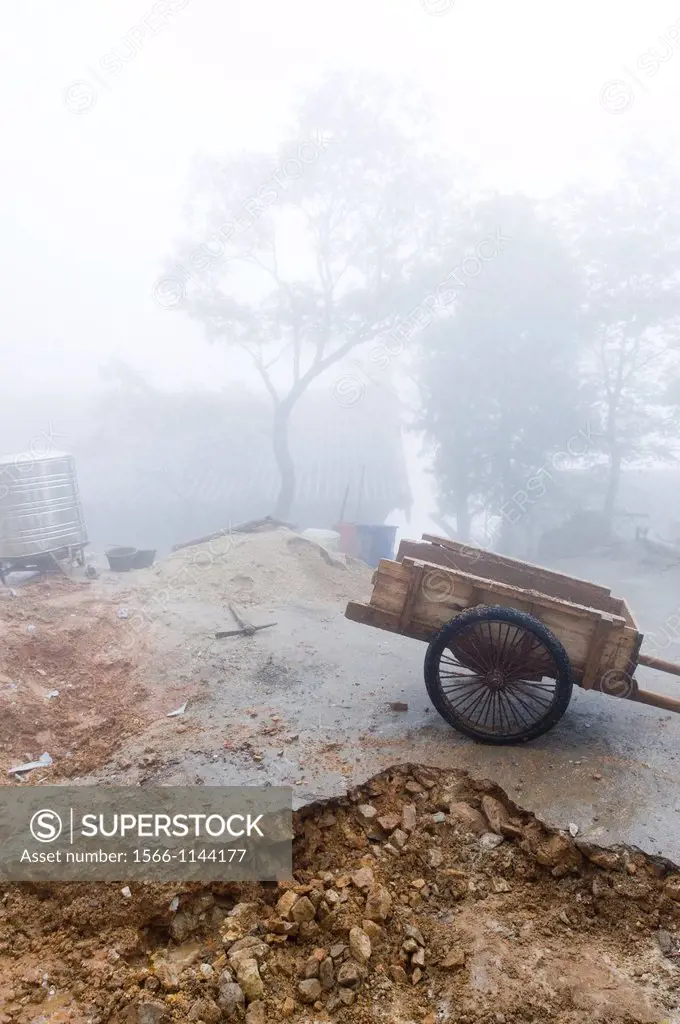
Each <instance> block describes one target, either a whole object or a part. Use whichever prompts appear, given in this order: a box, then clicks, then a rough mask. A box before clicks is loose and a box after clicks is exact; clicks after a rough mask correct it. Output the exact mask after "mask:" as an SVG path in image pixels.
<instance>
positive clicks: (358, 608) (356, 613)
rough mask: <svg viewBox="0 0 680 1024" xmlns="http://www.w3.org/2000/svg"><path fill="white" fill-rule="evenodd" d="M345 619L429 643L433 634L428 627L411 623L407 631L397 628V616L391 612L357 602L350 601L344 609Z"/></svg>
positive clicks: (398, 617)
mask: <svg viewBox="0 0 680 1024" xmlns="http://www.w3.org/2000/svg"><path fill="white" fill-rule="evenodd" d="M345 618H346V619H351V621H352V622H360V623H361V624H362V625H364V626H374V627H375V628H376V629H385V630H387V631H388V632H389V633H400V634H401V635H402V636H407V637H411V638H412V639H414V640H424V641H426V642H427V641H429V640H430V639H431V638H432V635H433V632H432V630H431V629H428V627H426V626H425V627H423V626H419V625H418V624H417V623H411V626H410V627H409V628H408V629H405V630H401V629H400V628H399V619H400V616H399V615H395V614H394V613H393V612H386V611H383V609H382V608H374V607H373V605H370V604H361V602H359V601H350V602H349V604H348V605H347V608H346V609H345Z"/></svg>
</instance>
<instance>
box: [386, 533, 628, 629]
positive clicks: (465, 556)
mask: <svg viewBox="0 0 680 1024" xmlns="http://www.w3.org/2000/svg"><path fill="white" fill-rule="evenodd" d="M423 541H424V542H425V543H424V544H423V543H419V542H417V541H409V540H405V541H402V542H401V544H400V545H399V552H398V554H397V558H398V559H399V560H401V559H402V557H403V555H408V556H411V557H415V558H420V559H423V560H424V561H431V562H435V563H437V564H440V565H447V566H448V567H449V568H451V569H457V570H462V571H463V572H468V571H472V572H474V574H475V575H477V576H483V577H485V578H486V579H495V580H498V582H500V583H507V584H509V585H511V586H519V587H522V588H523V589H527V580H530V581H531V587H532V588H533V589H536V590H539V591H541V593H546V594H547V595H548V596H550V597H559V598H561V599H563V600H567V601H575V602H576V603H577V604H584V605H589V606H592V607H596V608H600V609H602V610H603V611H608V612H613V613H614V614H617V613H618V612H619V610H620V609H619V607H614V606H613V605H614V604H615V605H618V601H617V599H616V598H612V596H611V591H610V590H609V589H608V588H607V587H603V586H600V584H597V583H591V582H590V581H588V580H580V579H577V578H576V577H572V576H566V575H565V574H564V573H558V572H554V571H553V570H552V569H545V568H543V567H542V566H537V565H532V564H530V563H529V562H521V561H519V560H518V559H516V558H508V557H507V556H505V555H498V554H496V553H495V552H493V551H486V550H485V549H484V548H476V547H474V546H471V545H465V544H460V543H458V542H457V541H452V540H448V539H447V538H445V537H435V536H434V535H433V534H429V533H425V534H423ZM416 549H417V550H416ZM428 552H429V553H428ZM402 553H403V554H402ZM447 556H448V557H447Z"/></svg>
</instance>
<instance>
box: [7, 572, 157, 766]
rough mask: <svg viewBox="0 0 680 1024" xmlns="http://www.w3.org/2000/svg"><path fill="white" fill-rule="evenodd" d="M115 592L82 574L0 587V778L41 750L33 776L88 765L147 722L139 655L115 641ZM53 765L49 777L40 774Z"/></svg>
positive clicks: (118, 627)
mask: <svg viewBox="0 0 680 1024" xmlns="http://www.w3.org/2000/svg"><path fill="white" fill-rule="evenodd" d="M117 610H118V605H117V603H116V602H115V601H111V600H105V599H103V598H102V597H101V596H98V597H95V596H93V594H92V592H91V590H90V587H89V585H88V584H85V583H82V582H70V581H68V580H53V581H50V582H42V583H37V584H32V585H30V586H28V587H26V588H24V589H21V590H19V591H17V592H16V595H15V596H14V597H12V596H11V594H10V593H9V591H8V592H6V594H5V595H4V596H3V603H2V616H1V620H0V641H1V647H0V784H2V783H6V782H9V783H11V782H13V781H15V780H14V779H13V778H12V777H10V776H8V775H7V774H6V773H7V770H8V769H9V768H11V767H14V766H15V765H17V764H21V763H24V762H26V761H31V760H33V759H34V758H37V757H39V756H40V755H41V754H42V753H43V752H44V751H47V752H48V753H49V754H50V755H51V757H52V758H53V760H54V767H53V768H51V769H50V770H49V771H48V772H43V771H37V772H33V774H32V775H30V776H28V779H29V780H30V781H31V782H36V781H39V780H40V779H41V778H43V781H50V782H53V781H55V778H56V777H59V776H63V777H72V776H74V775H77V774H80V773H84V772H87V771H89V770H91V769H92V768H94V767H96V766H97V765H99V764H100V763H101V762H102V761H105V760H106V758H107V756H109V755H110V754H111V753H112V751H113V750H115V749H116V747H118V746H119V745H120V743H122V741H123V740H124V739H125V737H127V736H130V735H132V734H134V733H135V732H137V731H139V730H140V729H141V728H142V726H143V724H145V723H143V722H142V721H141V718H140V716H139V715H138V714H136V713H135V711H134V708H135V707H139V704H140V701H141V698H142V697H143V696H144V690H143V688H142V686H141V685H140V684H139V682H138V680H137V673H136V658H137V656H138V655H139V653H140V652H141V650H142V647H143V645H142V643H140V644H139V646H138V647H137V649H136V651H135V652H134V657H133V653H132V652H126V651H125V650H123V649H122V648H121V641H122V639H123V628H122V627H123V622H122V620H121V619H119V617H118V614H117ZM46 774H47V775H49V780H47V779H45V778H44V776H45V775H46Z"/></svg>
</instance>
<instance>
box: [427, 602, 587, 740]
mask: <svg viewBox="0 0 680 1024" xmlns="http://www.w3.org/2000/svg"><path fill="white" fill-rule="evenodd" d="M484 621H487V622H488V621H495V622H499V621H501V622H509V623H511V624H513V625H515V626H521V627H523V628H524V629H526V630H528V631H529V632H531V633H533V634H534V636H535V637H536V638H537V639H538V640H540V641H541V642H542V643H543V645H544V646H545V648H546V650H548V651H549V652H550V654H551V656H552V658H553V659H554V662H555V666H556V668H557V678H556V696H555V700H554V703H553V706H552V707H551V708H550V709H549V711H548V712H547V713H546V714H545V715H544V716H543V717H542V718H540V719H539V720H538V721H536V722H535V723H534V724H533V725H532V726H531V728H528V729H527V730H526V731H525V732H523V733H515V734H513V735H512V736H504V735H503V734H499V733H497V734H494V735H490V734H489V733H486V732H483V731H481V730H479V731H478V730H477V729H475V728H471V727H470V726H469V724H468V723H467V722H463V721H461V720H460V718H459V716H458V715H457V714H456V712H455V710H454V708H453V707H452V706H451V704H450V703H449V701H448V700H447V699H446V696H445V694H444V692H443V690H442V685H441V680H440V677H439V663H440V658H441V656H442V653H443V652H444V649H445V648H446V647H448V645H449V643H450V642H451V640H453V639H454V638H455V636H456V635H457V634H458V633H460V632H462V631H463V630H464V629H465V628H466V627H467V626H469V625H470V623H472V622H484ZM573 685H574V682H573V675H572V670H571V664H570V662H569V655H568V654H567V652H566V651H565V649H564V646H563V645H562V643H560V641H559V640H558V639H557V637H556V636H555V634H554V633H551V631H550V630H549V629H548V628H547V626H544V625H543V623H542V622H540V621H539V619H537V618H535V617H534V616H533V615H528V614H527V613H526V612H520V611H516V610H515V609H514V608H503V607H502V606H500V605H479V606H477V607H476V608H469V609H468V610H467V611H465V612H462V613H461V614H460V615H457V616H456V618H455V619H452V620H451V621H450V622H447V623H446V625H445V626H442V628H441V629H440V630H439V632H438V633H437V635H436V636H435V637H433V639H432V640H431V641H430V644H429V646H428V648H427V653H426V655H425V686H426V687H427V692H428V695H429V697H430V700H431V701H432V703H433V705H434V707H435V709H436V710H437V711H438V712H439V714H440V715H441V716H442V718H443V719H444V720H445V721H446V722H448V724H449V725H451V726H453V728H454V729H456V730H457V731H458V732H460V733H462V734H463V735H464V736H468V737H470V739H473V740H477V741H478V742H479V743H488V744H493V745H494V746H498V745H510V744H518V743H527V742H529V741H530V740H535V739H536V738H537V737H538V736H542V735H543V734H544V733H546V732H548V730H549V729H552V728H553V726H554V725H557V723H558V722H559V720H560V718H561V717H562V715H563V714H564V713H565V711H566V710H567V708H568V706H569V701H570V700H571V694H572V690H573Z"/></svg>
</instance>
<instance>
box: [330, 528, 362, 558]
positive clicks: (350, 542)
mask: <svg viewBox="0 0 680 1024" xmlns="http://www.w3.org/2000/svg"><path fill="white" fill-rule="evenodd" d="M333 529H334V530H335V532H336V533H339V534H340V550H341V551H344V553H345V554H346V555H349V556H350V558H359V541H358V538H357V527H356V523H338V525H337V526H334V527H333Z"/></svg>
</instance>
